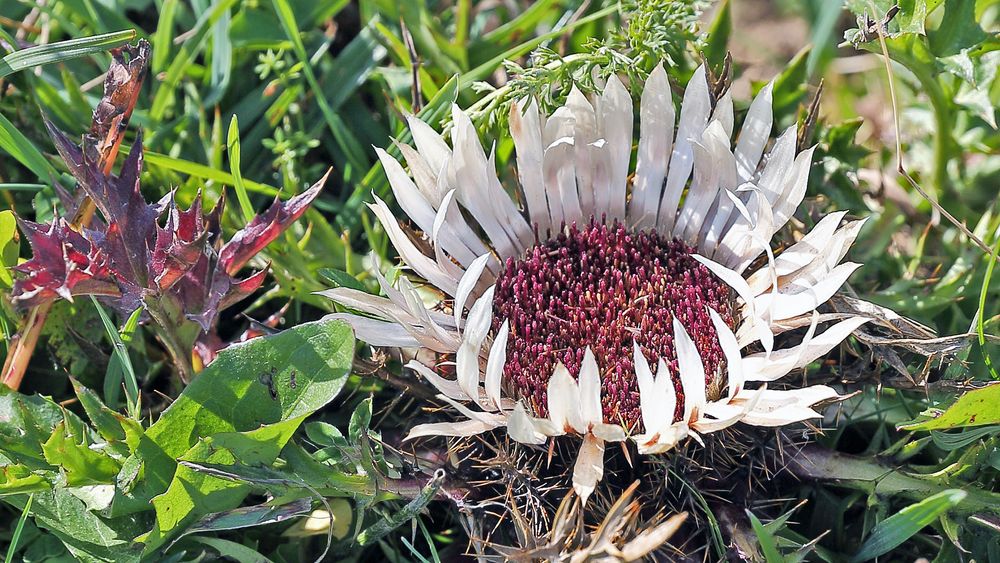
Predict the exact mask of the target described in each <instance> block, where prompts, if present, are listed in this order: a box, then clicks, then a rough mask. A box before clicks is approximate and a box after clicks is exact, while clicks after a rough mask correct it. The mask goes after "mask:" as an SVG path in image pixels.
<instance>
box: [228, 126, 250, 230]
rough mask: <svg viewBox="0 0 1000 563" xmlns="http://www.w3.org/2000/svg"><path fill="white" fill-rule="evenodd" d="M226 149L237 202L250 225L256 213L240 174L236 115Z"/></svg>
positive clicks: (238, 127)
mask: <svg viewBox="0 0 1000 563" xmlns="http://www.w3.org/2000/svg"><path fill="white" fill-rule="evenodd" d="M226 147H227V150H228V151H229V171H230V172H231V173H232V175H233V181H234V182H233V187H234V188H236V200H237V201H239V202H240V211H242V212H243V220H244V221H246V222H247V223H249V222H250V221H253V218H254V216H255V215H256V213H254V211H253V205H252V204H251V203H250V196H248V195H247V187H246V185H245V184H244V183H243V174H241V173H240V123H239V121H238V120H237V118H236V116H235V115H234V116H233V119H232V120H231V121H230V122H229V133H228V135H227V137H226Z"/></svg>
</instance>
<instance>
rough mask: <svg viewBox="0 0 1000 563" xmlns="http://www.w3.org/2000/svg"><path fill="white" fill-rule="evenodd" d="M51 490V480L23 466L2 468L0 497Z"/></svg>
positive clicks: (0, 470)
mask: <svg viewBox="0 0 1000 563" xmlns="http://www.w3.org/2000/svg"><path fill="white" fill-rule="evenodd" d="M53 477H54V474H53ZM51 488H52V484H51V483H50V479H47V478H46V477H45V476H44V475H42V474H41V473H39V472H33V471H32V470H30V469H28V468H27V467H25V466H23V465H20V464H14V465H4V466H0V496H6V495H20V494H24V493H34V492H37V491H47V490H49V489H51Z"/></svg>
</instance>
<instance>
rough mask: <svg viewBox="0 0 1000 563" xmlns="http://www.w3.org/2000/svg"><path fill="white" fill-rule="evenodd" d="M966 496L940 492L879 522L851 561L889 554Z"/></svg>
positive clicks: (957, 491)
mask: <svg viewBox="0 0 1000 563" xmlns="http://www.w3.org/2000/svg"><path fill="white" fill-rule="evenodd" d="M967 494H968V493H966V492H965V491H962V490H958V489H949V490H947V491H941V492H940V493H938V494H936V495H934V496H931V497H930V498H927V499H924V500H922V501H920V502H917V503H915V504H911V505H910V506H907V507H906V508H904V509H902V510H900V511H899V512H897V513H896V514H893V515H892V516H890V517H888V518H886V519H885V520H883V521H881V522H879V523H878V525H876V526H875V528H874V529H873V530H872V533H871V534H870V535H869V536H868V538H867V539H866V540H865V543H863V544H861V549H859V550H858V553H857V554H856V555H855V556H854V557H853V558H852V559H851V561H854V562H859V561H868V560H870V559H874V558H876V557H878V556H879V555H883V554H885V553H888V552H889V551H891V550H892V549H894V548H896V547H898V546H899V545H901V544H902V543H903V542H905V541H906V540H908V539H910V538H911V537H912V536H913V535H914V534H916V533H917V532H919V531H920V530H922V529H923V528H924V527H926V526H929V525H931V524H933V523H934V522H935V521H936V520H937V519H938V517H939V516H941V515H942V514H944V513H946V512H947V511H948V510H949V509H951V508H952V507H954V506H956V505H957V504H958V503H960V502H962V500H963V499H965V497H966V496H967Z"/></svg>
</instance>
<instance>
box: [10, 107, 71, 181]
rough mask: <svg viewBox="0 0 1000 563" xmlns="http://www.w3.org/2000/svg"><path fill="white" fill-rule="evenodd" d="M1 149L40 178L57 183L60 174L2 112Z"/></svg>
mask: <svg viewBox="0 0 1000 563" xmlns="http://www.w3.org/2000/svg"><path fill="white" fill-rule="evenodd" d="M0 149H3V150H5V151H7V154H9V155H10V156H12V157H14V159H15V160H17V161H18V162H20V163H21V164H23V165H24V166H26V167H27V168H28V169H29V170H31V172H32V173H34V175H35V176H37V177H38V179H40V180H42V181H47V182H49V183H50V184H52V183H55V182H56V180H57V179H58V178H59V174H58V173H57V172H56V170H55V168H52V165H51V164H49V161H47V160H45V157H44V156H42V153H41V152H40V151H39V150H38V149H37V148H35V145H34V144H33V143H32V142H31V141H29V140H28V138H27V137H25V136H24V134H23V133H21V131H20V130H18V128H17V127H15V126H14V124H13V123H11V122H10V121H8V120H7V118H6V117H4V116H3V115H2V114H0Z"/></svg>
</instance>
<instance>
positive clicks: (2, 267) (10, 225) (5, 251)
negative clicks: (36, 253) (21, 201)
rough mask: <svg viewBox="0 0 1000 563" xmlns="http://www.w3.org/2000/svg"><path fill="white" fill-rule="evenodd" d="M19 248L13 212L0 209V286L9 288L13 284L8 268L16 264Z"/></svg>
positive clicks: (15, 219)
mask: <svg viewBox="0 0 1000 563" xmlns="http://www.w3.org/2000/svg"><path fill="white" fill-rule="evenodd" d="M20 248H21V245H20V241H19V240H18V237H17V218H15V217H14V212H13V211H10V210H8V209H5V210H3V211H0V287H4V288H8V289H9V288H10V287H11V286H13V285H14V278H13V277H12V276H11V275H10V271H9V270H10V268H11V267H13V266H16V265H17V257H18V255H19V254H20Z"/></svg>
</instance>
